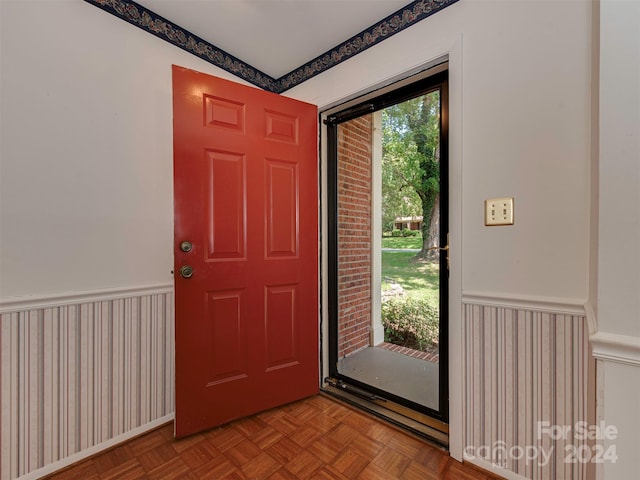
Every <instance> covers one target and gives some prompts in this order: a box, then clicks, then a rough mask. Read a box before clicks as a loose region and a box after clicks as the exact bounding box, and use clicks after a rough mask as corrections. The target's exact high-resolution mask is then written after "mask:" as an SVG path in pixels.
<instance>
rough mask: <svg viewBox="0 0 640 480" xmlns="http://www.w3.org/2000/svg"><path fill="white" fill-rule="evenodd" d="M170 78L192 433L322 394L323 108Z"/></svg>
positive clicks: (180, 315) (180, 312)
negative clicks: (186, 271)
mask: <svg viewBox="0 0 640 480" xmlns="http://www.w3.org/2000/svg"><path fill="white" fill-rule="evenodd" d="M173 85H174V197H175V204H174V208H175V272H176V276H175V291H176V306H175V308H176V436H184V435H188V434H191V433H194V432H197V431H199V430H204V429H207V428H210V427H213V426H216V425H220V424H222V423H225V422H228V421H230V420H233V419H235V418H239V417H242V416H246V415H250V414H253V413H256V412H259V411H262V410H265V409H268V408H271V407H274V406H276V405H280V404H283V403H287V402H290V401H293V400H297V399H299V398H302V397H305V396H308V395H312V394H314V393H316V392H317V391H318V388H319V373H318V358H319V353H318V345H319V342H318V284H317V278H318V251H317V248H318V233H317V229H318V220H317V219H318V217H317V215H318V196H317V183H318V182H317V131H316V128H317V127H316V122H317V109H316V107H315V106H313V105H309V104H305V103H302V102H298V101H295V100H291V99H288V98H285V97H282V96H279V95H275V94H272V93H268V92H264V91H261V90H258V89H256V88H253V87H246V86H242V85H239V84H236V83H233V82H229V81H226V80H222V79H219V78H215V77H211V76H208V75H204V74H201V73H198V72H194V71H191V70H187V69H183V68H179V67H174V68H173ZM184 241H189V242H191V243H192V244H193V248H192V249H191V250H190V251H183V250H182V249H181V248H180V246H181V244H182V242H184ZM185 265H189V266H191V267H192V268H193V275H192V276H191V277H190V278H184V277H182V276H181V275H180V273H179V272H180V269H181V268H182V267H183V266H185Z"/></svg>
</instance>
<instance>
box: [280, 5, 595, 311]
mask: <svg viewBox="0 0 640 480" xmlns="http://www.w3.org/2000/svg"><path fill="white" fill-rule="evenodd" d="M460 34H461V35H462V58H463V60H462V66H461V68H462V71H461V72H455V74H458V73H460V74H461V75H462V85H463V87H462V122H463V124H462V127H461V129H462V131H461V132H455V134H456V135H460V134H461V135H462V150H463V166H462V168H463V178H462V181H463V191H462V200H463V204H462V228H463V231H464V236H463V251H462V257H463V259H462V261H463V263H464V266H463V272H462V288H463V291H466V292H474V293H476V292H481V293H492V294H498V295H500V296H516V297H519V298H521V297H525V296H527V297H536V298H549V297H550V298H553V299H555V300H558V301H562V302H569V303H574V304H580V303H581V302H583V301H584V300H585V299H586V297H587V294H588V258H589V249H588V246H589V208H588V206H589V181H590V180H589V179H590V176H589V175H590V172H589V158H590V157H589V156H590V140H589V139H590V65H591V63H590V56H591V50H590V48H591V46H590V35H591V6H590V4H589V2H585V1H569V2H565V1H562V2H536V1H515V2H504V1H476V2H472V1H462V2H459V3H457V4H455V5H453V6H451V7H448V8H447V9H445V10H444V11H442V12H440V13H438V14H436V15H434V16H433V17H431V18H429V19H427V20H424V21H422V22H420V23H419V24H417V25H415V26H413V27H411V28H409V29H407V30H405V31H403V32H401V33H399V34H397V35H395V36H394V37H392V38H390V39H388V40H386V41H385V42H383V43H382V44H380V45H377V46H376V47H374V48H371V49H369V50H367V51H365V52H364V53H362V54H360V55H358V56H357V57H355V58H354V59H352V60H350V61H348V62H345V63H343V64H341V65H339V66H337V67H335V68H333V69H332V70H329V71H327V72H326V73H324V74H322V75H319V76H317V77H315V78H313V79H311V80H309V81H307V82H305V83H303V84H302V85H300V86H298V87H295V88H294V89H292V90H290V91H289V92H287V95H291V96H293V97H295V98H299V99H301V100H305V101H308V102H311V103H316V104H318V105H319V106H320V107H322V106H325V105H330V104H333V103H335V102H336V101H338V100H340V99H342V98H345V97H347V96H350V95H353V94H354V93H356V92H358V91H361V90H362V89H363V86H370V85H375V84H377V83H379V82H381V81H384V80H385V79H388V78H392V77H394V76H397V75H398V74H400V73H402V72H405V71H408V70H410V69H412V68H414V67H416V66H418V65H420V64H423V63H425V62H427V61H429V60H431V59H432V58H433V57H432V56H437V54H438V53H437V52H441V51H443V50H446V49H447V48H448V47H450V45H451V42H452V38H455V37H456V36H457V35H460ZM456 193H457V192H453V194H454V195H455V194H456ZM495 196H514V197H515V225H514V226H513V227H493V228H486V227H484V224H483V219H484V217H483V201H484V199H486V198H490V197H495Z"/></svg>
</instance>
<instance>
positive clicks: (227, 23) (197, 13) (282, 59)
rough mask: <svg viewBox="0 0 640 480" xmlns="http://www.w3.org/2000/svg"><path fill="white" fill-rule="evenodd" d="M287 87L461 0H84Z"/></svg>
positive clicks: (236, 70) (242, 73) (276, 88)
mask: <svg viewBox="0 0 640 480" xmlns="http://www.w3.org/2000/svg"><path fill="white" fill-rule="evenodd" d="M85 1H86V2H87V3H91V4H93V5H95V6H97V7H99V8H101V9H102V10H105V11H107V12H109V13H111V14H112V15H115V16H117V17H119V18H121V19H122V20H125V21H127V22H129V23H131V24H133V25H135V26H137V27H139V28H141V29H143V30H146V31H147V32H148V33H151V34H153V35H155V36H157V37H159V38H161V39H163V40H165V41H167V42H170V43H172V44H173V45H175V46H177V47H179V48H182V49H184V50H186V51H188V52H190V53H192V54H194V55H197V56H198V57H200V58H202V59H204V60H206V61H208V62H210V63H212V64H214V65H216V66H218V67H220V68H223V69H224V70H227V71H228V72H231V73H233V74H234V75H237V76H238V77H240V78H242V79H244V80H246V81H248V82H250V83H253V84H254V85H257V86H259V87H261V88H264V89H266V90H270V91H272V92H277V93H281V92H283V91H285V90H288V89H290V88H292V87H294V86H295V85H298V84H300V83H302V82H304V81H306V80H308V79H309V78H311V77H313V76H315V75H317V74H319V73H322V72H323V71H325V70H327V69H329V68H332V67H334V66H335V65H337V64H339V63H340V62H342V61H345V60H347V59H349V58H351V57H352V56H354V55H357V54H358V53H360V52H362V51H364V50H366V49H367V48H369V47H372V46H373V45H375V44H377V43H379V42H381V41H384V40H385V39H387V38H389V37H390V36H392V35H394V34H395V33H398V32H400V31H402V30H403V29H405V28H407V27H410V26H411V25H413V24H414V23H416V22H419V21H421V20H423V19H425V18H427V17H429V16H430V15H432V14H434V13H436V12H438V11H440V10H442V9H443V8H445V7H447V6H449V5H451V4H453V3H455V2H457V1H458V0H413V1H409V0H136V1H133V0H85Z"/></svg>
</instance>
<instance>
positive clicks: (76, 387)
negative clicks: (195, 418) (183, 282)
mask: <svg viewBox="0 0 640 480" xmlns="http://www.w3.org/2000/svg"><path fill="white" fill-rule="evenodd" d="M173 332H174V329H173V289H172V287H171V286H170V285H169V286H160V287H149V288H136V289H126V290H118V291H101V292H91V293H90V294H82V295H75V296H74V295H70V296H65V297H49V298H44V299H43V298H40V299H30V300H27V301H22V302H13V303H9V302H4V303H3V304H2V305H0V348H1V350H0V367H1V369H2V393H1V398H0V402H1V408H2V422H1V424H0V442H1V443H0V446H1V456H0V460H1V467H0V476H1V477H2V478H3V479H13V478H17V477H24V478H38V476H39V475H41V474H46V473H50V472H52V471H55V470H56V469H58V468H61V467H63V466H66V465H68V464H70V463H73V462H75V461H78V460H79V459H81V458H83V457H86V456H88V455H90V454H92V453H95V452H97V451H99V450H101V449H103V448H105V447H108V446H111V445H115V444H117V443H119V442H121V441H123V440H125V439H127V438H130V437H132V436H134V435H137V434H140V433H142V432H144V431H145V430H147V429H149V428H153V427H155V426H157V425H161V424H162V423H165V422H167V421H169V420H171V419H172V418H173V411H174V399H173V395H174V386H173V382H174V344H173V338H174V333H173ZM43 467H44V468H43Z"/></svg>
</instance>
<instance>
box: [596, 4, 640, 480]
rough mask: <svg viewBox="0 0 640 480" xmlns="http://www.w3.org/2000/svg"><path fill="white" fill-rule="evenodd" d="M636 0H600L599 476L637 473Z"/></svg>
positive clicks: (639, 106) (639, 211) (639, 36)
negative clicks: (603, 431) (605, 430)
mask: <svg viewBox="0 0 640 480" xmlns="http://www.w3.org/2000/svg"><path fill="white" fill-rule="evenodd" d="M638 25H640V2H637V1H620V0H602V1H601V2H600V78H599V82H600V87H599V103H600V106H599V109H600V113H599V120H600V122H599V124H600V125H599V145H600V155H599V197H600V198H599V233H598V235H599V245H598V282H597V291H598V297H597V317H598V332H597V333H596V334H595V335H594V336H593V337H592V342H593V345H594V355H595V357H596V358H598V369H599V374H598V382H599V383H598V385H597V387H598V403H599V404H598V416H599V420H600V421H602V422H605V424H606V425H610V426H615V427H616V428H617V435H616V436H615V438H610V439H606V440H605V441H604V442H603V443H604V446H605V448H607V449H608V448H610V447H613V448H615V451H616V453H617V456H618V459H617V461H616V462H615V463H609V462H607V463H605V464H604V465H601V468H600V470H599V472H598V473H599V478H605V479H609V478H611V479H617V478H640V456H638V446H639V445H640V408H639V407H638V406H639V405H640V252H639V251H638V246H640V208H639V207H640V29H639V28H638Z"/></svg>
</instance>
